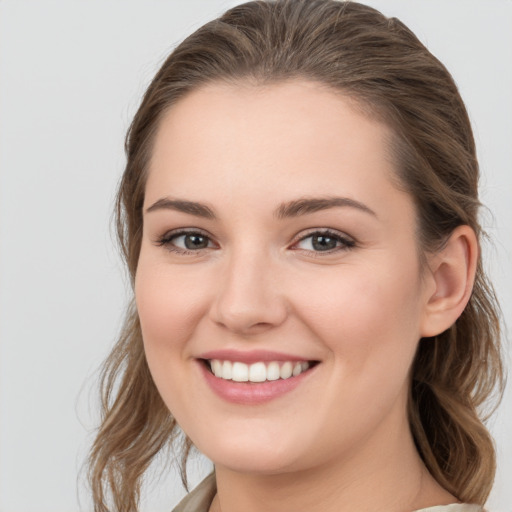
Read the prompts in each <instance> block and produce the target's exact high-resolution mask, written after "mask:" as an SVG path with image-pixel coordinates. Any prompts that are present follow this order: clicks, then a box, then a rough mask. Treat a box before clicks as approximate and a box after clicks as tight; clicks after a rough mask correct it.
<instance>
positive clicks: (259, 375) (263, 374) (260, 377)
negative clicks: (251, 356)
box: [249, 363, 267, 382]
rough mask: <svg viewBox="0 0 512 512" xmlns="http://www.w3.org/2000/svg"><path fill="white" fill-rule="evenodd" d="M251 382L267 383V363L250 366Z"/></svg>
mask: <svg viewBox="0 0 512 512" xmlns="http://www.w3.org/2000/svg"><path fill="white" fill-rule="evenodd" d="M249 380H250V381H251V382H265V381H266V380H267V368H266V367H265V363H254V364H251V366H249Z"/></svg>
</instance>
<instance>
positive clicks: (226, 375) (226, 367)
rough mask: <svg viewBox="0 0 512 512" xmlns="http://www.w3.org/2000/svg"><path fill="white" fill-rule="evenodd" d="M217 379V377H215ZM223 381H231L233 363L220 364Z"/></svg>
mask: <svg viewBox="0 0 512 512" xmlns="http://www.w3.org/2000/svg"><path fill="white" fill-rule="evenodd" d="M216 376H217V377H219V375H216ZM220 377H222V378H223V379H231V378H232V377H233V363H232V362H231V361H224V362H223V363H222V375H220Z"/></svg>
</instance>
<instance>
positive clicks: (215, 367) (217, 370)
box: [212, 359, 223, 377]
mask: <svg viewBox="0 0 512 512" xmlns="http://www.w3.org/2000/svg"><path fill="white" fill-rule="evenodd" d="M212 372H213V374H214V375H215V377H222V374H223V372H222V363H221V362H220V361H219V360H218V359H214V360H213V361H212Z"/></svg>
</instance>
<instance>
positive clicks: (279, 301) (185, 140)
mask: <svg viewBox="0 0 512 512" xmlns="http://www.w3.org/2000/svg"><path fill="white" fill-rule="evenodd" d="M389 136H390V133H389V131H388V129H387V128H386V127H385V126H383V125H381V124H379V123H377V122H376V121H372V120H370V119H369V118H367V117H365V116H363V115H362V114H361V113H359V112H358V111H357V110H356V109H355V108H354V107H353V104H351V103H350V101H349V100H348V99H347V98H346V97H343V96H341V95H339V94H334V93H333V92H331V91H329V90H328V89H326V88H324V87H322V86H320V85H318V84H315V83H311V82H305V81H304V82H302V81H297V82H287V83H282V84H277V85H271V86H266V87H262V86H259V87H257V86H252V85H249V84H242V85H238V86H234V85H231V86H229V85H221V84H212V85H208V86H205V87H204V88H202V89H200V90H196V91H194V92H192V93H191V94H190V95H188V96H187V97H185V98H184V99H182V100H180V101H179V102H178V103H177V104H176V105H175V106H173V107H172V108H171V109H170V110H169V111H168V113H167V114H166V116H165V117H164V118H163V121H162V123H161V125H160V128H159V131H158V134H157V138H156V142H155V146H154V153H153V157H152V160H151V164H150V170H149V176H148V181H147V188H146V198H145V204H144V234H143V241H142V248H141V253H140V259H139V265H138V269H137V275H136V301H137V307H138V312H139V315H140V320H141V325H142V333H143V338H144V345H145V350H146V355H147V360H148V363H149V367H150V369H151V373H152V375H153V378H154V381H155V383H156V385H157V387H158V389H159V391H160V393H161V395H162V397H163V399H164V401H165V403H166V404H167V406H168V407H169V409H170V411H171V412H172V414H173V415H174V417H175V418H176V420H177V421H178V423H179V425H180V426H181V427H182V429H183V430H184V431H185V432H186V433H187V434H188V436H189V437H190V438H191V439H192V441H193V442H194V444H195V445H196V446H197V447H198V448H199V450H201V451H202V452H203V453H205V454H206V455H207V456H208V457H209V458H210V459H212V460H213V461H214V462H215V463H216V464H217V465H218V466H223V467H227V468H231V469H233V470H236V471H244V472H247V471H248V472H258V473H276V472H286V471H293V470H302V469H306V468H311V467H318V466H319V465H322V464H330V463H334V462H335V461H343V460H348V459H351V460H353V458H354V457H359V456H361V454H366V456H367V457H372V456H375V455H376V453H377V452H376V451H375V450H381V451H382V450H385V447H386V446H392V445H393V443H394V441H396V440H397V439H399V437H400V436H403V435H404V433H405V434H406V433H407V431H408V430H407V429H408V427H407V421H406V402H407V392H408V373H409V369H410V366H411V362H412V359H413V356H414V353H415V349H416V346H417V343H418V340H419V338H420V337H421V335H422V329H423V324H424V321H425V312H424V310H425V304H426V303H427V301H428V297H429V295H430V294H431V293H432V287H431V286H430V284H429V283H430V280H429V277H428V275H427V276H426V277H425V276H424V277H425V278H424V279H422V274H421V272H420V266H419V258H418V250H417V244H416V240H415V210H414V206H413V201H412V199H411V197H410V196H409V195H408V194H406V193H404V192H403V191H400V190H399V189H397V188H396V186H395V185H394V183H393V172H394V171H393V166H394V164H393V162H392V159H391V158H390V156H389V154H388V149H387V145H386V140H388V139H389ZM212 360H215V362H213V363H212ZM211 366H213V369H214V371H215V372H216V374H217V376H215V375H214V374H213V373H212V372H211V370H210V367H211ZM290 373H291V376H290ZM294 374H295V375H294ZM233 379H234V380H233ZM247 379H249V381H247ZM393 449H395V447H394V448H393Z"/></svg>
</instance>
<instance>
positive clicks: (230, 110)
mask: <svg viewBox="0 0 512 512" xmlns="http://www.w3.org/2000/svg"><path fill="white" fill-rule="evenodd" d="M391 138H392V132H391V130H390V129H389V128H388V127H387V126H386V125H384V124H383V123H380V122H378V121H376V120H375V119H372V118H371V117H370V116H369V115H365V114H364V113H363V111H362V109H361V108H360V106H359V104H358V103H357V102H355V101H354V100H352V99H351V98H349V97H347V96H346V95H343V94H340V93H338V92H334V91H332V90H331V89H329V88H328V87H326V86H323V85H321V84H318V83H315V82H307V81H293V82H282V83H277V84H271V85H264V86H261V85H254V84H250V83H237V84H225V83H214V84H208V85H206V86H204V87H202V88H200V89H197V90H194V91H193V92H191V93H189V94H188V95H187V96H185V97H184V98H182V99H181V100H179V101H178V102H177V103H176V104H175V105H173V106H172V107H171V108H170V109H169V110H168V111H167V112H166V114H165V115H164V117H163V118H162V120H161V123H160V126H159V129H158V132H157V136H156V139H155V144H154V148H153V155H152V160H151V164H150V171H149V177H148V182H147V190H146V192H147V201H146V203H148V202H149V201H156V200H158V199H159V196H161V195H163V194H164V193H165V194H171V195H176V194H179V195H186V196H187V197H192V198H193V199H194V200H202V201H208V200H209V199H210V198H211V197H214V196H215V195H216V194H217V195H219V194H220V195H219V197H220V196H222V199H224V200H228V201H233V200H236V199H237V197H239V196H240V194H243V195H245V197H246V199H247V202H250V200H251V199H252V198H254V199H255V201H258V202H259V203H260V204H261V203H265V202H267V201H268V202H270V201H271V200H272V198H274V197H276V200H277V196H280V198H279V199H284V200H286V199H294V198H296V197H297V196H304V195H328V194H332V193H333V192H336V193H339V194H343V195H345V196H349V197H352V198H354V199H361V200H367V201H377V202H378V200H379V196H383V195H385V193H386V191H387V192H389V191H390V190H391V189H393V191H394V192H396V193H398V190H396V187H395V186H394V182H395V176H396V175H395V164H394V162H393V159H392V158H391V154H390V151H389V144H388V141H389V140H391ZM333 188H334V189H337V190H335V191H334V190H333ZM258 193H259V197H258ZM287 195H288V196H289V198H288V197H284V196H287ZM387 200H389V197H387V198H386V197H381V198H380V202H383V201H387Z"/></svg>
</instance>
